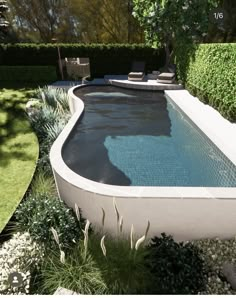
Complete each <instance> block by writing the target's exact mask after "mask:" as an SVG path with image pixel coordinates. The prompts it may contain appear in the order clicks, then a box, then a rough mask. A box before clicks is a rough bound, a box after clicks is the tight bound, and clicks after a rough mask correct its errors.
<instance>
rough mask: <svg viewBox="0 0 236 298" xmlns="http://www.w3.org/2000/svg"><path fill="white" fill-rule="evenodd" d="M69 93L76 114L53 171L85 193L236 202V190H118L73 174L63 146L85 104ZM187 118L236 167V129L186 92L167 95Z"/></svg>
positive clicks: (53, 154) (57, 146) (56, 151)
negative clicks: (63, 154)
mask: <svg viewBox="0 0 236 298" xmlns="http://www.w3.org/2000/svg"><path fill="white" fill-rule="evenodd" d="M77 88H78V86H75V87H73V88H71V89H70V90H69V91H68V94H69V98H70V99H69V100H70V102H69V104H70V110H71V113H72V114H73V115H72V117H71V119H70V120H69V122H68V124H67V125H66V126H65V128H64V129H63V131H62V132H61V134H60V135H59V137H58V138H57V140H56V141H55V142H54V144H53V146H52V148H51V151H50V161H51V165H52V168H53V170H54V171H55V172H56V173H57V175H59V176H60V177H61V178H62V179H63V180H64V181H66V182H67V183H69V184H71V185H73V186H75V187H78V188H80V189H83V190H84V191H85V192H86V191H87V192H91V193H96V194H99V195H103V196H109V197H128V198H131V199H132V198H145V197H146V198H156V197H158V198H159V199H160V198H165V199H173V198H175V199H176V198H177V199H194V198H196V199H236V187H150V186H117V185H108V184H102V183H98V182H95V181H92V180H89V179H87V178H84V177H82V176H80V175H78V174H77V173H75V172H73V171H72V170H71V169H70V168H69V167H68V166H67V165H66V164H65V162H64V161H63V158H62V153H61V152H62V146H63V144H64V143H65V141H66V139H67V137H68V136H69V134H70V132H71V130H72V129H73V127H74V125H75V124H76V122H77V121H78V119H79V118H80V116H81V114H82V112H83V110H84V103H83V101H82V100H80V99H79V98H78V97H77V96H75V95H74V90H75V89H77ZM165 94H166V95H167V96H168V98H170V100H172V101H174V102H175V103H176V104H177V105H178V106H179V107H180V108H181V109H182V110H183V111H184V113H186V115H187V116H188V117H189V118H190V119H191V120H192V121H193V122H194V123H195V124H196V125H197V126H198V127H199V128H200V129H201V130H202V131H203V132H204V133H205V134H206V135H207V136H208V137H209V138H210V139H211V140H212V141H213V142H214V143H215V144H216V145H217V147H219V148H220V150H221V151H222V152H223V153H224V154H225V155H226V156H227V157H228V158H229V159H230V160H231V161H232V163H234V164H236V138H233V136H236V125H235V124H232V123H230V122H229V121H227V120H226V119H224V118H223V117H222V116H221V115H220V114H219V113H218V112H217V111H215V110H214V109H213V108H211V107H209V106H207V105H204V104H203V103H202V102H200V101H199V100H198V99H197V98H195V97H193V96H191V95H190V94H189V92H188V91H186V90H171V91H165Z"/></svg>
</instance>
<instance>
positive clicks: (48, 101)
mask: <svg viewBox="0 0 236 298" xmlns="http://www.w3.org/2000/svg"><path fill="white" fill-rule="evenodd" d="M35 95H36V97H37V98H39V99H40V100H42V101H43V103H44V104H45V105H48V106H51V107H52V108H53V109H55V110H56V109H59V110H60V112H61V113H66V112H69V97H68V94H67V92H66V91H64V90H63V89H61V88H54V87H51V86H44V87H43V88H38V90H37V91H36V94H35Z"/></svg>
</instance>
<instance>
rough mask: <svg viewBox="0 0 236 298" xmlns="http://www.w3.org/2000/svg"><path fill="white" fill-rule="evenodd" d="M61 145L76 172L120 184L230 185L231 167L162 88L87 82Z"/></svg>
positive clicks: (235, 183) (234, 170)
mask: <svg viewBox="0 0 236 298" xmlns="http://www.w3.org/2000/svg"><path fill="white" fill-rule="evenodd" d="M75 95H76V96H78V97H79V98H80V99H82V100H83V102H84V104H85V110H84V113H83V116H82V117H81V118H80V120H79V121H78V122H77V123H76V125H75V126H74V128H73V130H72V132H71V133H70V135H69V137H68V139H67V141H66V143H65V144H64V146H63V150H62V157H63V159H64V161H65V163H66V164H67V165H68V167H69V168H70V169H72V170H73V171H74V172H76V173H77V174H79V175H81V176H83V177H85V178H87V179H90V180H93V181H96V182H100V183H106V184H112V185H123V186H129V185H132V186H197V187H198V186H200V187H201V186H206V187H236V167H235V166H234V165H233V164H232V163H231V162H230V161H229V160H228V159H227V158H226V157H225V156H224V155H223V153H222V152H221V151H220V150H219V149H218V148H217V147H216V146H215V145H214V144H213V143H212V142H211V141H210V140H209V139H208V138H207V137H206V136H205V135H204V134H203V133H202V132H201V131H200V130H199V129H198V128H197V127H196V126H195V125H194V124H193V123H192V121H191V120H190V119H189V118H188V117H187V116H186V115H185V114H184V113H183V112H182V111H181V110H180V109H179V108H178V107H177V106H176V105H175V104H174V103H173V102H171V101H170V100H167V98H166V97H165V96H164V93H163V92H151V91H135V90H129V89H122V88H119V87H114V86H87V87H85V88H80V89H78V90H77V91H76V92H75Z"/></svg>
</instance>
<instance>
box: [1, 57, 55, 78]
mask: <svg viewBox="0 0 236 298" xmlns="http://www.w3.org/2000/svg"><path fill="white" fill-rule="evenodd" d="M26 59H27V57H26ZM56 79H57V74H56V67H55V66H38V65H37V66H28V65H27V66H25V65H24V66H23V65H20V66H19V65H14V66H6V65H4V66H2V65H1V66H0V80H1V81H6V82H31V83H32V82H53V81H56Z"/></svg>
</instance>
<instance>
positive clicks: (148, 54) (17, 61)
mask: <svg viewBox="0 0 236 298" xmlns="http://www.w3.org/2000/svg"><path fill="white" fill-rule="evenodd" d="M57 46H59V47H60V52H61V58H65V57H89V58H90V65H91V75H92V76H93V77H102V76H104V75H105V74H127V73H128V72H129V71H130V68H131V63H132V61H133V60H145V61H146V65H147V71H148V70H156V69H158V68H160V67H161V66H163V65H164V63H165V53H164V51H163V50H155V49H153V48H151V47H148V46H145V45H142V44H141V45H140V44H132V45H130V44H58V45H56V44H5V45H4V44H0V64H1V65H52V66H57V65H58V63H57V61H58V51H57Z"/></svg>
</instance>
